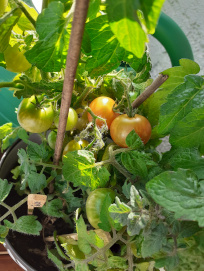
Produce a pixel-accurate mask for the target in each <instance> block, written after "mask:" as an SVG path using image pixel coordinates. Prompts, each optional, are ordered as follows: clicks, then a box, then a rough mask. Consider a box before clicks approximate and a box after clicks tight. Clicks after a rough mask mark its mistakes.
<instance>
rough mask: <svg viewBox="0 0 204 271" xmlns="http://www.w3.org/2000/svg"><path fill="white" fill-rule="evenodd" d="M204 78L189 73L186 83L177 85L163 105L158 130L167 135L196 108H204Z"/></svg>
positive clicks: (185, 79)
mask: <svg viewBox="0 0 204 271" xmlns="http://www.w3.org/2000/svg"><path fill="white" fill-rule="evenodd" d="M203 101H204V79H203V78H202V77H200V76H198V75H187V76H185V78H184V83H183V84H181V85H179V86H178V87H176V88H175V89H174V90H173V91H172V92H171V94H170V95H168V96H167V101H166V103H164V104H163V105H162V106H161V110H160V117H159V126H158V128H157V131H158V133H159V134H161V135H167V134H169V133H170V131H171V130H172V129H173V128H174V126H175V125H176V124H177V123H178V122H179V121H180V120H182V119H183V118H184V117H185V116H186V115H187V114H188V113H190V112H191V111H192V109H194V108H204V102H203Z"/></svg>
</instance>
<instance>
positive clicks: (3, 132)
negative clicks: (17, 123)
mask: <svg viewBox="0 0 204 271" xmlns="http://www.w3.org/2000/svg"><path fill="white" fill-rule="evenodd" d="M20 130H21V128H20V127H17V128H13V127H12V123H6V124H4V125H2V126H1V127H0V146H1V151H2V152H3V151H4V150H6V149H7V148H8V147H9V146H10V145H11V144H12V143H13V141H14V139H16V138H17V137H18V133H19V131H20Z"/></svg>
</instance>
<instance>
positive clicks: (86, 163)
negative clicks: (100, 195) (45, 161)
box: [62, 150, 110, 190]
mask: <svg viewBox="0 0 204 271" xmlns="http://www.w3.org/2000/svg"><path fill="white" fill-rule="evenodd" d="M62 170H63V175H64V177H65V179H66V180H68V181H70V182H72V183H73V184H74V186H82V185H83V186H85V187H89V188H91V189H92V190H94V189H96V188H98V187H104V186H105V184H106V183H107V182H108V180H109V176H110V173H109V172H108V170H107V169H106V168H105V167H102V166H101V165H100V164H99V165H97V163H95V158H94V155H93V153H92V152H89V151H86V150H79V151H72V152H68V153H67V154H66V155H65V156H64V157H63V168H62Z"/></svg>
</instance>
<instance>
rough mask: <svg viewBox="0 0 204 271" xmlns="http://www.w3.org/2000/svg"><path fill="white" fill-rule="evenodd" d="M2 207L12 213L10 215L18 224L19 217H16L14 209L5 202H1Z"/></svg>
mask: <svg viewBox="0 0 204 271" xmlns="http://www.w3.org/2000/svg"><path fill="white" fill-rule="evenodd" d="M1 205H2V206H3V207H4V208H6V209H8V211H9V212H10V214H11V215H12V217H13V221H14V222H16V221H17V216H16V214H15V212H14V211H13V210H12V207H10V206H8V205H7V204H6V203H4V202H1Z"/></svg>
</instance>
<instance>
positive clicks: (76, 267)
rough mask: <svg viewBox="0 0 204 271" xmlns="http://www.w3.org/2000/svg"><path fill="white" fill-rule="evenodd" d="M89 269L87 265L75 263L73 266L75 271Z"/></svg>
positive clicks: (87, 270) (86, 270)
mask: <svg viewBox="0 0 204 271" xmlns="http://www.w3.org/2000/svg"><path fill="white" fill-rule="evenodd" d="M89 270H90V269H89V267H88V265H87V264H84V263H76V264H75V271H89Z"/></svg>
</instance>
